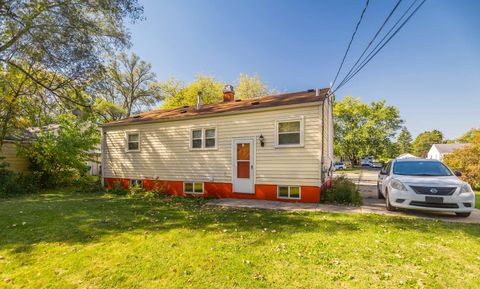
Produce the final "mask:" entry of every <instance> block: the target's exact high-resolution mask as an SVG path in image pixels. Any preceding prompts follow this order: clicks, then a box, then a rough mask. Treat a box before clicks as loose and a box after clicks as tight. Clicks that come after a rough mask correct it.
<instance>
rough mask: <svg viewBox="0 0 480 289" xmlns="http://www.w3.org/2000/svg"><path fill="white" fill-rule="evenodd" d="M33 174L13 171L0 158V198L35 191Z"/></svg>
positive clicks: (35, 183) (35, 182)
mask: <svg viewBox="0 0 480 289" xmlns="http://www.w3.org/2000/svg"><path fill="white" fill-rule="evenodd" d="M36 185H37V181H36V178H35V176H34V175H31V174H20V173H14V172H12V171H11V170H10V169H9V165H8V163H7V162H5V161H3V160H2V159H0V198H6V197H11V196H16V195H23V194H28V193H33V192H36V187H35V186H36Z"/></svg>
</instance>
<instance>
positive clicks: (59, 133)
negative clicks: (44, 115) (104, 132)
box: [21, 115, 99, 187]
mask: <svg viewBox="0 0 480 289" xmlns="http://www.w3.org/2000/svg"><path fill="white" fill-rule="evenodd" d="M98 143H99V131H98V129H97V127H96V126H95V125H94V124H92V123H90V122H88V121H80V120H78V119H76V118H75V117H74V116H73V115H60V116H59V117H58V128H57V129H50V130H44V131H42V132H41V133H40V134H39V136H38V138H37V139H36V140H35V141H34V142H33V143H31V144H28V145H25V146H23V147H22V149H21V153H22V154H23V155H24V156H26V157H27V158H28V159H29V160H30V163H31V170H32V171H33V172H34V173H37V174H38V175H39V176H40V181H41V185H42V187H55V186H58V185H61V184H66V183H71V182H72V181H74V180H76V179H78V178H79V177H81V176H84V175H85V174H86V172H87V165H86V164H85V162H86V161H88V160H89V159H90V157H89V151H90V150H92V149H94V148H95V146H96V145H97V144H98Z"/></svg>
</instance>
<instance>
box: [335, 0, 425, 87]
mask: <svg viewBox="0 0 480 289" xmlns="http://www.w3.org/2000/svg"><path fill="white" fill-rule="evenodd" d="M417 1H418V0H415V2H414V3H416V2H417ZM426 1H427V0H423V1H422V2H421V3H420V4H419V5H418V6H417V7H416V8H415V10H414V11H413V12H412V13H411V14H410V15H409V16H408V17H407V19H406V20H405V21H404V22H403V23H402V24H401V25H400V27H398V28H397V29H396V30H395V32H394V33H393V34H392V35H391V36H390V37H389V38H388V39H387V40H386V41H385V42H384V43H383V44H382V41H383V40H384V39H385V38H386V37H387V36H388V35H389V34H390V32H391V31H393V29H394V28H395V26H396V25H397V24H398V23H399V22H400V20H401V19H403V16H405V15H406V13H407V12H408V11H409V10H410V8H411V7H412V6H413V4H412V5H411V6H410V7H409V9H408V10H407V11H406V12H405V13H404V15H403V16H402V17H401V18H400V19H399V21H397V23H396V24H395V25H394V26H393V27H392V28H391V29H390V31H389V32H388V33H387V35H385V36H384V37H383V39H382V40H381V41H380V43H378V44H377V46H375V48H374V50H372V51H371V52H370V53H369V55H368V56H367V58H366V59H365V60H364V61H362V63H361V66H360V67H359V68H358V69H356V70H355V72H354V73H353V74H352V75H351V76H349V77H348V78H347V79H345V80H344V81H342V84H341V85H339V86H337V88H336V89H335V90H334V91H333V92H332V93H334V92H335V91H337V90H338V89H339V88H340V87H342V86H344V85H345V84H346V83H347V82H349V81H350V80H351V79H352V78H353V77H354V76H355V75H356V74H357V73H359V72H360V71H361V70H362V69H363V67H365V65H367V64H368V63H369V62H370V61H371V60H372V59H373V58H374V57H375V56H376V55H377V54H378V52H380V50H382V49H383V48H384V47H385V45H387V43H388V42H390V40H391V39H392V38H393V37H394V36H395V35H396V34H397V33H398V32H399V31H400V30H401V29H402V28H403V27H404V26H405V24H406V23H407V22H408V21H409V20H410V19H411V18H412V16H413V15H415V13H416V12H417V11H418V10H419V9H420V7H422V5H423V4H424V3H425V2H426ZM380 44H382V45H381V46H380ZM378 46H380V47H379V48H378V49H377V50H375V49H376V48H377V47H378Z"/></svg>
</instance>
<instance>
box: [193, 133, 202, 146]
mask: <svg viewBox="0 0 480 289" xmlns="http://www.w3.org/2000/svg"><path fill="white" fill-rule="evenodd" d="M202 135H203V133H202V130H201V129H196V130H192V149H201V148H202Z"/></svg>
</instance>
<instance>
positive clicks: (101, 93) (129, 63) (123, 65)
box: [94, 53, 163, 120]
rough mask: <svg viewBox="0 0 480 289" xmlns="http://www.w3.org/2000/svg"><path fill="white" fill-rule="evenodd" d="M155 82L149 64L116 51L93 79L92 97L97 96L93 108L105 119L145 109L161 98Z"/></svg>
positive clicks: (135, 56)
mask: <svg viewBox="0 0 480 289" xmlns="http://www.w3.org/2000/svg"><path fill="white" fill-rule="evenodd" d="M156 81H157V80H156V75H155V73H154V72H153V71H152V66H151V64H149V63H147V62H145V61H143V60H141V59H140V57H138V55H136V54H134V53H132V54H131V55H127V54H125V53H120V54H119V55H116V56H115V57H113V58H112V59H111V60H110V63H109V64H108V66H107V67H106V70H105V72H104V73H103V74H102V75H101V77H99V79H97V81H96V90H95V92H96V96H97V97H101V98H100V100H99V101H96V103H95V106H94V107H95V109H96V110H97V111H98V112H99V113H100V114H101V115H102V116H103V117H104V118H105V119H106V120H116V119H120V118H124V117H129V116H131V115H132V114H135V113H139V112H143V111H146V110H149V109H151V108H152V107H154V106H156V105H157V104H158V102H159V101H161V100H162V99H163V97H162V94H161V89H160V87H159V86H158V85H157V83H156Z"/></svg>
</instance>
